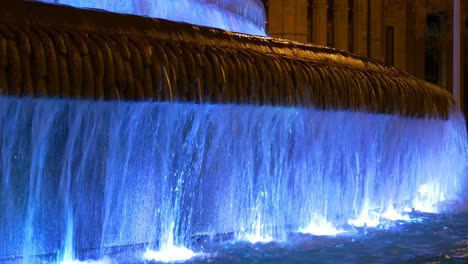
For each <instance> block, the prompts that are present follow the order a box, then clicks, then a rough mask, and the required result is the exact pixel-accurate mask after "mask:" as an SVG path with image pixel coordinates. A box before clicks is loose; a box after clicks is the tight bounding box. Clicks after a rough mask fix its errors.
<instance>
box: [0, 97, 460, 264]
mask: <svg viewBox="0 0 468 264" xmlns="http://www.w3.org/2000/svg"><path fill="white" fill-rule="evenodd" d="M0 139H1V145H0V146H1V149H0V151H1V152H0V173H1V181H0V234H7V235H6V236H4V235H2V236H1V237H0V248H2V250H1V251H0V260H1V259H6V258H11V256H24V262H25V263H30V262H32V260H33V259H34V257H32V256H35V255H41V254H54V255H57V258H58V261H61V260H68V261H71V260H73V259H74V258H76V257H78V255H79V254H78V252H77V249H92V248H97V249H98V250H103V249H105V248H109V247H113V246H121V245H134V244H140V243H148V244H145V245H147V248H148V250H155V251H159V250H162V249H164V248H165V247H166V248H177V247H185V248H188V249H191V244H190V242H189V241H190V238H191V237H192V236H194V235H197V234H218V233H223V232H235V237H237V238H238V239H242V238H252V237H253V238H255V239H258V241H263V240H262V239H267V238H271V239H273V240H284V239H285V237H286V236H287V233H288V232H296V231H301V232H307V230H309V229H310V230H312V228H314V227H317V226H326V227H327V228H329V229H330V230H334V231H340V232H341V231H343V232H346V230H347V229H349V228H350V226H349V223H354V224H356V225H360V224H361V225H363V224H366V225H368V226H369V225H373V223H378V222H379V221H382V220H383V219H384V218H385V217H387V216H388V217H392V215H393V216H394V215H395V213H397V214H404V211H405V210H407V209H408V208H414V209H421V210H428V211H433V212H439V211H440V210H442V209H445V210H453V207H448V206H446V205H447V204H450V203H453V202H457V201H458V202H460V203H463V202H464V200H463V199H466V196H465V197H463V195H464V192H465V191H466V187H467V168H468V165H467V160H468V159H467V135H466V129H465V124H464V120H463V117H462V116H461V114H459V113H453V114H452V117H451V118H450V119H449V120H424V119H412V118H404V117H399V116H397V115H375V114H367V113H358V112H343V111H316V110H314V109H298V108H283V107H266V106H262V107H259V106H239V105H195V104H169V103H124V102H92V101H71V100H52V99H48V100H46V99H27V98H24V99H18V98H0ZM353 221H354V222H353ZM310 230H309V232H313V231H310ZM102 252H104V251H102ZM102 254H104V253H102ZM98 255H99V254H98Z"/></svg>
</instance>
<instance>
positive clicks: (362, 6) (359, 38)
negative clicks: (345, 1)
mask: <svg viewBox="0 0 468 264" xmlns="http://www.w3.org/2000/svg"><path fill="white" fill-rule="evenodd" d="M366 10H367V1H366V0H354V1H353V50H352V52H353V53H355V54H358V55H361V56H367V48H366V46H367V44H366V41H367V40H366V37H367V12H366Z"/></svg>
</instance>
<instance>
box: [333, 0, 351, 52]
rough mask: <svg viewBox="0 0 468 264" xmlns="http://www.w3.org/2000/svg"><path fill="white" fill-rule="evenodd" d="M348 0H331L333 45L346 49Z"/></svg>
mask: <svg viewBox="0 0 468 264" xmlns="http://www.w3.org/2000/svg"><path fill="white" fill-rule="evenodd" d="M348 11H349V7H348V0H334V1H333V46H334V47H335V48H336V49H339V50H348Z"/></svg>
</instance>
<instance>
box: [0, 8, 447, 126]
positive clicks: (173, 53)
mask: <svg viewBox="0 0 468 264" xmlns="http://www.w3.org/2000/svg"><path fill="white" fill-rule="evenodd" d="M25 17H26V18H28V19H24V18H25ZM64 17H66V18H67V19H66V20H64V19H63V18H64ZM0 33H1V34H0V43H1V44H2V45H0V48H1V49H2V54H8V56H3V57H2V58H1V59H2V60H1V64H0V87H2V88H0V89H2V94H4V95H16V96H24V95H26V96H49V97H50V96H52V97H56V96H59V97H71V98H88V99H117V100H155V101H170V102H195V103H239V104H253V105H285V106H288V105H289V106H303V107H309V106H313V107H315V108H318V109H335V110H351V111H364V112H371V113H383V114H398V115H403V116H416V117H437V118H442V119H445V118H447V117H448V116H449V113H450V111H452V108H453V105H454V103H453V102H454V101H453V98H452V97H451V95H450V94H449V93H448V92H447V91H445V90H444V89H442V88H440V87H438V86H436V85H433V84H431V83H428V82H425V81H422V80H419V79H417V78H414V77H412V76H410V75H408V74H406V73H404V72H401V71H398V70H397V69H395V68H393V67H389V66H385V65H383V64H380V63H377V62H373V61H369V60H367V59H365V58H361V57H358V56H355V55H353V54H351V53H347V52H342V51H338V50H334V49H330V48H326V47H320V46H314V45H308V44H301V43H297V42H289V41H284V40H279V39H273V38H264V37H254V36H248V35H242V34H235V33H230V32H226V31H222V30H217V29H213V28H205V27H197V26H193V25H189V24H181V23H175V22H171V21H166V20H156V19H149V18H144V17H136V16H129V15H119V14H114V13H108V12H98V11H91V10H81V9H75V8H71V7H65V6H55V5H48V4H42V3H34V2H31V3H15V2H14V3H4V4H2V9H0Z"/></svg>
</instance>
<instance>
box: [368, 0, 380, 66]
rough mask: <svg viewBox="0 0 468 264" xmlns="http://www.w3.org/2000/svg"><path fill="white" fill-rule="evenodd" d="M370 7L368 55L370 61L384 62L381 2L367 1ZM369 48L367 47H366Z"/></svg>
mask: <svg viewBox="0 0 468 264" xmlns="http://www.w3.org/2000/svg"><path fill="white" fill-rule="evenodd" d="M369 2H370V6H369V7H368V8H370V11H371V13H370V16H371V18H370V29H369V30H370V55H371V58H372V59H376V60H378V61H384V49H383V0H372V1H369ZM368 48H369V47H368Z"/></svg>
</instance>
